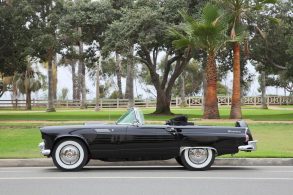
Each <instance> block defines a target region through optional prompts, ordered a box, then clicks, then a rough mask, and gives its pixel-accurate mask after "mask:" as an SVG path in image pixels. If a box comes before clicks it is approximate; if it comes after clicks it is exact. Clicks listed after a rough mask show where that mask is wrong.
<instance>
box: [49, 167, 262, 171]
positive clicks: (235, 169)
mask: <svg viewBox="0 0 293 195" xmlns="http://www.w3.org/2000/svg"><path fill="white" fill-rule="evenodd" d="M256 169H257V168H255V167H235V166H233V167H230V166H221V167H220V166H215V167H211V168H210V169H209V170H206V171H222V170H227V171H239V170H243V171H245V170H256ZM154 170H160V171H164V170H166V171H178V170H182V171H188V170H187V169H185V168H184V167H181V166H86V167H84V168H83V169H82V170H80V171H79V172H87V171H154ZM47 171H50V172H60V170H58V169H57V168H48V169H47Z"/></svg>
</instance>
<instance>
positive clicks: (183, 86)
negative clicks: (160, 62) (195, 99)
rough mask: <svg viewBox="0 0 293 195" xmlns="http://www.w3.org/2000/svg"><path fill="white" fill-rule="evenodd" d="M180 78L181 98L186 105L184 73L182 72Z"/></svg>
mask: <svg viewBox="0 0 293 195" xmlns="http://www.w3.org/2000/svg"><path fill="white" fill-rule="evenodd" d="M179 78H180V80H179V86H180V98H181V106H183V107H184V106H186V99H185V81H184V75H183V73H181V75H180V77H179Z"/></svg>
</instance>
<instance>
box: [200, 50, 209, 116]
mask: <svg viewBox="0 0 293 195" xmlns="http://www.w3.org/2000/svg"><path fill="white" fill-rule="evenodd" d="M207 61H208V60H207V53H206V52H204V55H203V64H202V69H203V70H205V69H206V66H207ZM202 90H203V92H202V102H201V109H202V111H203V112H204V109H205V97H206V92H207V73H206V71H203V74H202Z"/></svg>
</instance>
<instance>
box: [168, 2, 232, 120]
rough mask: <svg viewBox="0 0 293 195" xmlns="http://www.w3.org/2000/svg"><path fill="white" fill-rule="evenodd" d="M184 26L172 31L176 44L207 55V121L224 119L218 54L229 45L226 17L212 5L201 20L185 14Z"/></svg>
mask: <svg viewBox="0 0 293 195" xmlns="http://www.w3.org/2000/svg"><path fill="white" fill-rule="evenodd" d="M182 16H183V18H184V24H183V26H182V27H181V31H183V33H182V32H180V31H177V30H174V29H173V30H171V33H172V34H173V35H175V36H177V37H178V39H177V40H175V41H173V43H174V45H175V46H176V47H177V48H183V47H189V48H201V49H203V50H205V51H206V52H207V55H208V57H207V63H206V67H205V72H206V79H207V87H206V95H205V97H204V99H205V100H204V116H203V117H204V118H208V119H217V118H220V115H219V109H218V99H217V65H216V60H215V57H216V54H217V51H218V49H219V48H220V47H221V46H222V45H223V44H224V43H225V41H226V39H227V36H226V35H225V33H226V31H227V25H226V24H227V23H226V20H225V14H224V13H223V11H222V10H220V9H219V8H218V7H216V6H214V5H212V4H210V3H208V4H206V6H205V7H204V8H203V10H202V14H201V17H200V18H199V19H198V20H196V19H193V18H192V17H191V16H188V15H187V14H186V13H183V14H182Z"/></svg>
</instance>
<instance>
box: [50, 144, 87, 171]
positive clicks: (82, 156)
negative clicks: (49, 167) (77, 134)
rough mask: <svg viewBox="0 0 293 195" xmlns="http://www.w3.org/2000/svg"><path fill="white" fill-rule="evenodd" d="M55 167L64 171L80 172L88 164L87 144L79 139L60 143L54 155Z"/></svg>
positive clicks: (56, 146) (55, 148)
mask: <svg viewBox="0 0 293 195" xmlns="http://www.w3.org/2000/svg"><path fill="white" fill-rule="evenodd" d="M52 158H53V162H54V164H55V166H56V167H57V168H58V169H60V170H62V171H78V170H80V169H82V168H83V167H84V166H85V164H86V163H87V162H88V151H87V148H86V146H85V144H84V143H83V142H82V141H80V140H77V139H64V140H61V141H59V142H58V143H57V144H56V145H55V147H54V150H53V154H52Z"/></svg>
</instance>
